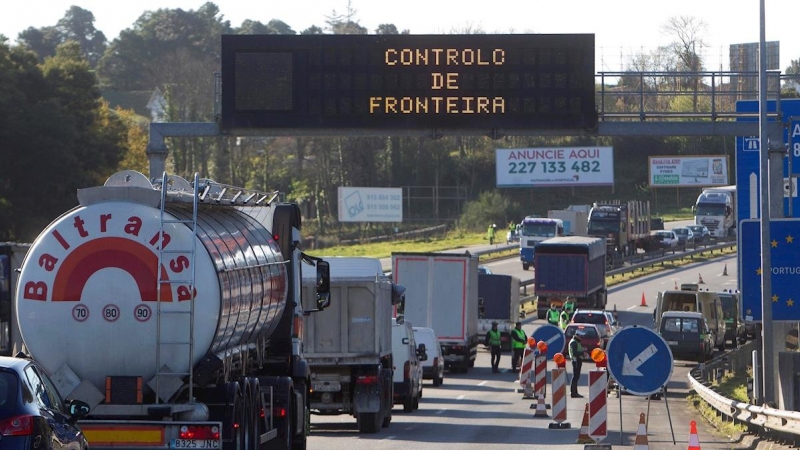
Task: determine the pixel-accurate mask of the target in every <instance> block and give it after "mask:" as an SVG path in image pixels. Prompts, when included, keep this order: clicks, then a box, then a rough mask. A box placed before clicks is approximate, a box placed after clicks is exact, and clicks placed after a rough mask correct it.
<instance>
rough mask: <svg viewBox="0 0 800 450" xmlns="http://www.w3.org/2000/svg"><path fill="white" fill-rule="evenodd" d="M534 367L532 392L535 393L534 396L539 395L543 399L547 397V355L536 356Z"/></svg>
mask: <svg viewBox="0 0 800 450" xmlns="http://www.w3.org/2000/svg"><path fill="white" fill-rule="evenodd" d="M534 366H535V373H534V384H533V392H534V393H536V395H540V394H541V395H542V396H543V397H544V396H545V395H547V390H546V386H547V354H546V353H545V354H544V355H541V354H540V355H537V356H536V360H535V362H534Z"/></svg>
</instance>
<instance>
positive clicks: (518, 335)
mask: <svg viewBox="0 0 800 450" xmlns="http://www.w3.org/2000/svg"><path fill="white" fill-rule="evenodd" d="M527 343H528V336H527V335H525V331H524V330H523V329H522V322H517V325H516V326H515V327H514V329H513V330H511V349H512V350H513V351H514V354H513V355H512V356H511V370H513V371H514V372H516V371H517V369H518V368H519V366H520V365H522V354H523V353H524V352H525V345H527Z"/></svg>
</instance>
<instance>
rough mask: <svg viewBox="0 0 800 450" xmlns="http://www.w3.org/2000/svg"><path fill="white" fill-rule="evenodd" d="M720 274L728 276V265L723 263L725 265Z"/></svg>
mask: <svg viewBox="0 0 800 450" xmlns="http://www.w3.org/2000/svg"><path fill="white" fill-rule="evenodd" d="M722 276H723V277H727V276H728V265H727V264H725V267H724V268H723V269H722Z"/></svg>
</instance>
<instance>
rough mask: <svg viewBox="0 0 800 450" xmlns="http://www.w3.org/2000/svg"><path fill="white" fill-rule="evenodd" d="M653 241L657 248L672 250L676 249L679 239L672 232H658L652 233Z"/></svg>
mask: <svg viewBox="0 0 800 450" xmlns="http://www.w3.org/2000/svg"><path fill="white" fill-rule="evenodd" d="M653 240H654V241H655V242H656V245H657V246H658V248H662V249H666V250H672V249H675V248H677V247H678V245H679V243H680V239H678V235H677V234H675V232H674V231H672V230H660V231H656V232H654V233H653Z"/></svg>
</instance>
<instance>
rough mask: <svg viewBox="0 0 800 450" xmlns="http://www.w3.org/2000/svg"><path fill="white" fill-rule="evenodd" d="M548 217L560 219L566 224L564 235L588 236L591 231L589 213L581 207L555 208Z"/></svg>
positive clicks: (549, 212)
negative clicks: (573, 208)
mask: <svg viewBox="0 0 800 450" xmlns="http://www.w3.org/2000/svg"><path fill="white" fill-rule="evenodd" d="M547 217H549V218H551V219H560V220H561V222H563V224H564V236H586V235H587V234H588V232H589V213H588V212H587V211H583V210H580V209H575V210H572V209H553V210H550V211H547Z"/></svg>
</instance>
